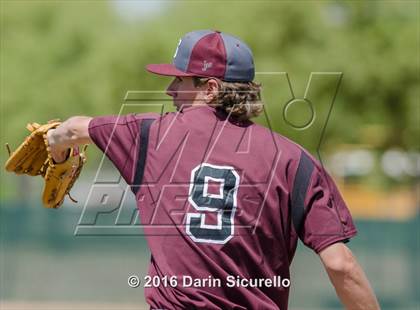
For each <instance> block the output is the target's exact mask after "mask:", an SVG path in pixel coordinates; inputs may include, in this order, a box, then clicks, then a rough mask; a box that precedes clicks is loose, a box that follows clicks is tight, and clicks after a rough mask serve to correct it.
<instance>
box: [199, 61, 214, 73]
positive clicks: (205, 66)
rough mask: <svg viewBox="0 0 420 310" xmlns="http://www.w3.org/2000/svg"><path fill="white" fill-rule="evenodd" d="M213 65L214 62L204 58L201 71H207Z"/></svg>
mask: <svg viewBox="0 0 420 310" xmlns="http://www.w3.org/2000/svg"><path fill="white" fill-rule="evenodd" d="M211 67H213V63H212V62H207V61H205V60H204V62H203V68H201V71H207V69H208V68H211Z"/></svg>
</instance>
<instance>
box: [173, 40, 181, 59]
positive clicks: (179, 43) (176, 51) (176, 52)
mask: <svg viewBox="0 0 420 310" xmlns="http://www.w3.org/2000/svg"><path fill="white" fill-rule="evenodd" d="M181 41H182V39H179V42H178V45H177V46H176V50H175V54H174V58H175V57H176V54H178V48H179V46H180V45H181Z"/></svg>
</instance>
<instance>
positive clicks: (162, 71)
mask: <svg viewBox="0 0 420 310" xmlns="http://www.w3.org/2000/svg"><path fill="white" fill-rule="evenodd" d="M146 70H147V71H149V72H151V73H154V74H159V75H166V76H195V74H191V73H186V72H184V71H181V70H179V69H177V68H176V67H175V66H174V65H173V64H150V65H147V66H146Z"/></svg>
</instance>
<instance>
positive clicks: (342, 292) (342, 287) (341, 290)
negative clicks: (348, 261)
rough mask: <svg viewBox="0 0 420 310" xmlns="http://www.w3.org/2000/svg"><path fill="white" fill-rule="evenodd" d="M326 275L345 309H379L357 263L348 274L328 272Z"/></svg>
mask: <svg viewBox="0 0 420 310" xmlns="http://www.w3.org/2000/svg"><path fill="white" fill-rule="evenodd" d="M328 275H329V277H330V279H331V282H332V284H333V285H334V288H335V290H336V292H337V295H338V297H339V298H340V300H341V302H342V303H343V305H344V306H345V307H346V309H351V310H359V309H360V310H362V309H363V310H376V309H380V308H379V305H378V302H377V300H376V297H375V294H374V292H373V290H372V288H371V286H370V284H369V281H368V279H367V278H366V276H365V274H364V272H363V270H362V269H361V268H360V266H359V265H358V264H357V262H356V264H355V265H354V266H353V267H352V268H351V269H350V270H349V271H348V272H345V273H340V272H339V273H335V272H328Z"/></svg>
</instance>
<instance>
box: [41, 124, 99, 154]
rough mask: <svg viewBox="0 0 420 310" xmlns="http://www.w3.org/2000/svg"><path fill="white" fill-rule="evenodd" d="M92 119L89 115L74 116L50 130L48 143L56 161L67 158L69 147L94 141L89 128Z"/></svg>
mask: <svg viewBox="0 0 420 310" xmlns="http://www.w3.org/2000/svg"><path fill="white" fill-rule="evenodd" d="M91 119H92V118H91V117H88V116H73V117H70V118H69V119H67V120H66V121H64V122H63V123H61V124H60V126H58V127H57V128H56V129H54V130H49V131H48V133H47V139H48V144H49V145H50V148H51V153H52V156H53V159H54V160H55V161H56V162H61V161H63V160H65V158H66V155H67V152H68V149H69V148H71V147H75V146H78V145H83V144H91V143H93V141H92V140H91V138H90V136H89V130H88V128H89V122H90V120H91Z"/></svg>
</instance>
